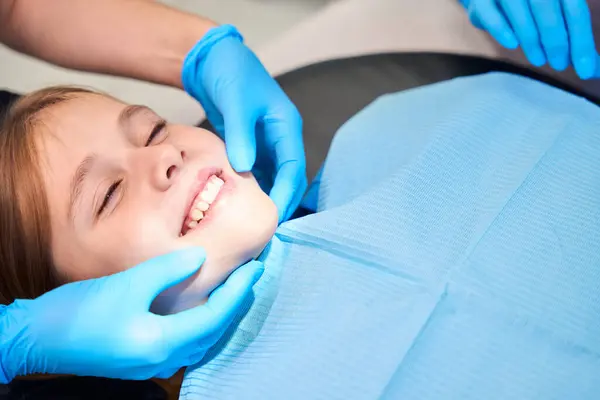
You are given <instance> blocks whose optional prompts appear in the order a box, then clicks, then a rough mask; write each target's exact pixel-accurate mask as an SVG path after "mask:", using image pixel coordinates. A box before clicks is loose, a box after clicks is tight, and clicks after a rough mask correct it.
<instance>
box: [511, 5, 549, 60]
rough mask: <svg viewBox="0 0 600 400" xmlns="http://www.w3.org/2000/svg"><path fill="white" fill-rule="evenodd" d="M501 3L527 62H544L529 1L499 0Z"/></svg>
mask: <svg viewBox="0 0 600 400" xmlns="http://www.w3.org/2000/svg"><path fill="white" fill-rule="evenodd" d="M501 4H502V9H503V10H504V13H505V14H506V16H507V17H508V20H509V22H510V24H511V26H512V28H513V29H514V31H515V34H516V35H517V38H518V39H519V43H520V44H521V48H522V49H523V52H524V53H525V56H526V57H527V59H528V60H529V62H530V63H531V64H533V65H535V66H536V67H541V66H542V65H544V64H546V55H545V54H544V52H543V51H542V46H541V44H540V35H539V33H538V30H537V25H536V24H535V20H534V19H533V14H532V12H531V8H530V7H529V1H528V0H501Z"/></svg>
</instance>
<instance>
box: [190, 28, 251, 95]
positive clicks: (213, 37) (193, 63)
mask: <svg viewBox="0 0 600 400" xmlns="http://www.w3.org/2000/svg"><path fill="white" fill-rule="evenodd" d="M225 38H234V39H237V40H239V41H240V42H243V41H244V38H243V37H242V34H241V33H240V32H239V31H238V30H237V29H236V27H235V26H233V25H221V26H218V27H216V28H212V29H210V30H209V31H208V32H207V33H206V34H205V35H204V36H203V37H202V39H200V40H199V41H198V43H196V45H194V47H193V48H192V49H191V50H190V51H189V52H188V54H187V56H186V57H185V60H184V61H183V68H182V71H181V82H182V83H183V89H184V90H185V91H186V92H187V93H188V94H189V95H190V96H192V97H193V98H195V99H196V100H198V101H199V102H200V104H202V106H204V105H205V104H206V100H207V99H206V93H205V92H204V90H202V88H199V87H198V82H199V79H198V74H199V73H200V71H201V64H202V62H203V61H204V60H205V59H206V56H207V54H208V52H209V51H210V50H211V49H212V48H213V46H214V45H215V44H217V43H218V42H220V41H221V40H223V39H225ZM199 89H200V90H199Z"/></svg>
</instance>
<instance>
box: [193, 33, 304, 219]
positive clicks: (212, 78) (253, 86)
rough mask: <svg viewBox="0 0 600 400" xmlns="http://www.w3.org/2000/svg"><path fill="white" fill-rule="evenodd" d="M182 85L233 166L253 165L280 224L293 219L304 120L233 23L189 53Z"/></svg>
mask: <svg viewBox="0 0 600 400" xmlns="http://www.w3.org/2000/svg"><path fill="white" fill-rule="evenodd" d="M182 81H183V86H184V88H185V90H186V91H187V92H188V93H189V94H190V95H191V96H193V97H194V98H195V99H196V100H198V101H199V102H200V104H202V106H203V107H204V110H205V111H206V115H207V117H208V120H209V121H210V122H211V124H212V125H213V126H214V127H215V129H216V130H217V131H218V133H219V134H221V136H222V137H224V139H225V146H226V148H227V154H228V157H229V160H230V162H231V165H232V166H233V168H234V169H235V170H236V171H238V172H247V171H250V170H252V168H253V166H254V167H255V169H254V170H252V172H254V173H255V175H256V176H257V179H259V182H260V183H261V187H263V188H264V187H265V186H269V187H270V193H269V194H270V196H271V198H272V199H273V201H274V202H275V205H276V206H277V209H278V210H279V220H280V221H282V220H285V219H287V218H289V216H290V215H291V214H292V213H293V212H294V210H295V209H296V207H297V206H298V204H299V203H300V200H301V199H302V195H303V194H304V191H305V190H306V186H307V182H306V160H305V156H304V144H303V142H302V119H301V117H300V114H299V113H298V110H297V109H296V107H295V106H294V104H292V102H291V101H290V99H289V98H288V97H287V96H286V94H285V93H284V92H283V90H282V89H281V87H279V85H278V84H277V82H275V80H274V79H273V78H272V77H271V76H270V75H269V73H268V72H267V71H266V70H265V68H264V66H263V65H262V64H261V62H260V61H259V59H258V58H257V57H256V55H255V54H254V53H253V52H252V51H251V50H250V49H249V48H248V47H246V46H245V45H244V43H243V39H242V36H241V35H240V33H239V32H238V31H237V30H236V29H235V28H234V27H233V26H231V25H223V26H220V27H217V28H213V29H211V30H210V31H209V32H208V33H207V34H206V35H205V36H204V37H203V38H202V39H201V40H200V41H199V42H198V43H197V44H196V45H195V46H194V48H193V49H192V50H190V52H189V53H188V55H187V57H186V59H185V62H184V64H183V71H182ZM255 161H256V163H255ZM265 179H266V180H268V181H270V182H269V183H268V184H266V185H265V181H264V180H265Z"/></svg>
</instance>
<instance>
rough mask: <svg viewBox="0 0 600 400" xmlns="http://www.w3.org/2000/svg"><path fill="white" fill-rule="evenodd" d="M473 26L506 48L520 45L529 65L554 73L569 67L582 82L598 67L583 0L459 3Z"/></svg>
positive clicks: (505, 0) (504, 0)
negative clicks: (552, 70) (467, 13)
mask: <svg viewBox="0 0 600 400" xmlns="http://www.w3.org/2000/svg"><path fill="white" fill-rule="evenodd" d="M460 1H461V3H462V4H463V6H464V7H465V8H466V9H467V10H468V12H469V17H470V19H471V22H472V23H473V25H475V26H476V27H478V28H480V29H484V30H486V31H488V32H489V33H490V34H491V35H492V36H493V37H494V39H496V41H498V43H500V44H501V45H502V46H504V47H506V48H507V49H516V48H517V47H518V46H519V45H520V46H521V48H522V49H523V52H524V53H525V55H526V56H527V59H528V60H529V62H531V63H532V64H533V65H535V66H537V67H540V66H542V65H544V64H546V62H549V63H550V66H551V67H552V68H554V69H555V70H557V71H562V70H564V69H565V68H567V67H568V66H569V64H572V65H573V66H574V67H575V71H576V72H577V75H579V77H580V78H581V79H589V78H592V77H595V76H596V67H597V66H598V65H597V63H598V61H597V58H598V54H597V52H596V45H595V42H594V35H593V32H592V20H591V15H590V10H589V7H588V4H587V2H586V0H541V1H540V0H460Z"/></svg>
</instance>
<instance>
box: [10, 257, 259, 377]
mask: <svg viewBox="0 0 600 400" xmlns="http://www.w3.org/2000/svg"><path fill="white" fill-rule="evenodd" d="M204 258H205V254H204V251H203V250H202V249H189V250H185V251H178V252H175V253H171V254H167V255H164V256H160V257H157V258H154V259H152V260H149V261H147V262H145V263H142V264H140V265H138V266H136V267H134V268H131V269H129V270H127V271H124V272H121V273H118V274H115V275H111V276H107V277H103V278H99V279H94V280H88V281H81V282H74V283H69V284H67V285H64V286H61V287H59V288H57V289H55V290H53V291H51V292H48V293H46V294H44V295H42V296H40V297H38V298H37V299H35V300H16V301H15V302H13V303H12V304H11V305H9V306H7V307H0V383H7V382H10V381H11V380H12V379H13V378H14V377H15V376H17V375H26V374H33V373H49V374H61V373H63V374H75V375H80V376H98V377H107V378H121V379H136V380H137V379H148V378H151V377H162V378H166V377H170V376H172V375H173V374H174V373H175V372H177V370H178V369H179V368H181V367H183V366H188V365H192V364H195V363H197V362H199V361H200V360H201V359H202V358H203V357H204V354H205V353H206V351H207V350H208V349H209V348H210V347H211V346H213V345H214V344H215V343H216V342H217V341H218V340H219V339H220V338H221V336H222V335H223V334H224V332H225V330H226V329H227V327H228V326H229V325H230V323H231V322H232V321H233V319H234V317H235V315H236V314H237V311H238V309H239V307H240V306H241V304H242V303H243V300H244V299H245V297H246V295H248V294H249V292H250V291H251V288H252V286H253V285H254V283H255V282H256V281H257V280H258V279H259V278H260V276H261V274H262V271H263V266H262V264H261V263H259V262H255V261H253V262H250V263H248V264H245V265H243V266H241V267H240V268H238V269H237V270H236V271H235V272H233V274H232V275H231V276H230V277H229V279H227V281H226V282H225V283H224V284H223V285H221V286H220V287H219V288H217V289H216V290H215V291H213V293H212V294H211V296H210V298H209V299H208V302H207V303H206V304H205V305H202V306H198V307H196V308H193V309H190V310H187V311H183V312H180V313H178V314H173V315H168V316H159V315H156V314H153V313H151V312H150V311H149V308H150V305H151V303H152V301H153V300H154V298H155V297H156V296H157V295H158V294H159V293H161V292H162V291H164V290H165V289H166V288H168V287H170V286H173V285H175V284H177V283H179V282H181V281H183V280H185V279H186V278H188V277H189V276H191V275H192V274H194V273H195V272H196V271H197V270H198V268H199V267H200V265H201V264H202V263H203V262H204Z"/></svg>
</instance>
